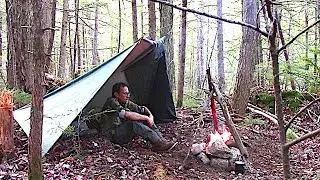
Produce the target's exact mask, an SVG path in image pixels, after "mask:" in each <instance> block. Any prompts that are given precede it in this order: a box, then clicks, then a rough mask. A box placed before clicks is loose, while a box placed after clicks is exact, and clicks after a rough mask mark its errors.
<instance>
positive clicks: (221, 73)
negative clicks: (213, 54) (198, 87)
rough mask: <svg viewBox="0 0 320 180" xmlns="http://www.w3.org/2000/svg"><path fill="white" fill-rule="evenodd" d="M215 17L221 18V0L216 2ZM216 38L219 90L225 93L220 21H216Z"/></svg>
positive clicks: (221, 26)
mask: <svg viewBox="0 0 320 180" xmlns="http://www.w3.org/2000/svg"><path fill="white" fill-rule="evenodd" d="M217 11H218V12H217V15H218V16H219V17H222V0H217ZM217 33H218V34H217V36H218V76H219V83H218V85H219V89H220V91H222V92H224V91H225V76H224V61H223V60H224V56H223V25H222V21H219V20H217Z"/></svg>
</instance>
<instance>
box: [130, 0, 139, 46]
mask: <svg viewBox="0 0 320 180" xmlns="http://www.w3.org/2000/svg"><path fill="white" fill-rule="evenodd" d="M131 8H132V37H133V42H137V41H138V16H137V0H132V2H131Z"/></svg>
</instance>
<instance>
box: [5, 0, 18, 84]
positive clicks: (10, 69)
mask: <svg viewBox="0 0 320 180" xmlns="http://www.w3.org/2000/svg"><path fill="white" fill-rule="evenodd" d="M13 9H14V5H13V2H11V1H10V0H6V14H7V18H6V22H7V39H8V47H7V51H8V53H7V61H8V63H7V84H8V88H10V89H12V88H13V87H14V82H15V81H16V80H15V78H16V76H15V74H14V72H15V69H16V66H15V65H16V59H15V58H14V56H13V55H14V54H15V48H14V41H13V28H12V27H13V21H12V20H11V18H12V17H14V15H12V13H13V11H12V10H13Z"/></svg>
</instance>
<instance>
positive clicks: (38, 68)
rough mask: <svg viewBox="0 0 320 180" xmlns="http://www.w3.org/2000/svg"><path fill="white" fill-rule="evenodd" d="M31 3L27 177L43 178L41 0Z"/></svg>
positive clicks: (42, 33) (42, 34)
mask: <svg viewBox="0 0 320 180" xmlns="http://www.w3.org/2000/svg"><path fill="white" fill-rule="evenodd" d="M32 5H33V21H32V32H33V66H34V74H35V76H34V79H33V80H34V81H33V88H32V89H33V91H32V101H31V118H30V135H29V140H28V141H29V147H28V160H29V166H28V177H29V179H43V168H42V156H41V153H42V148H41V144H42V125H43V96H44V86H43V84H44V82H43V80H44V68H45V67H44V65H45V63H44V59H45V53H44V52H45V49H44V42H43V40H44V39H43V36H44V32H43V30H42V27H43V26H42V24H41V17H42V16H41V13H42V12H41V9H42V8H41V1H32Z"/></svg>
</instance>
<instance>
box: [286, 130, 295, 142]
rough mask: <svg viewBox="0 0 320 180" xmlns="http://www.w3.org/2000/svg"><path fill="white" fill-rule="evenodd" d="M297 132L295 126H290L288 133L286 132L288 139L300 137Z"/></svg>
mask: <svg viewBox="0 0 320 180" xmlns="http://www.w3.org/2000/svg"><path fill="white" fill-rule="evenodd" d="M295 132H296V130H295V129H293V128H289V129H288V130H287V134H286V137H287V141H292V140H295V139H297V138H298V135H297V134H296V133H295Z"/></svg>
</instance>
